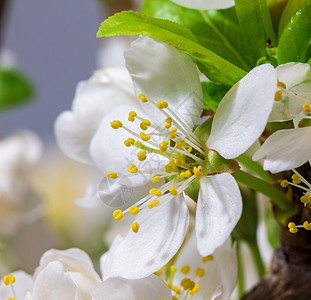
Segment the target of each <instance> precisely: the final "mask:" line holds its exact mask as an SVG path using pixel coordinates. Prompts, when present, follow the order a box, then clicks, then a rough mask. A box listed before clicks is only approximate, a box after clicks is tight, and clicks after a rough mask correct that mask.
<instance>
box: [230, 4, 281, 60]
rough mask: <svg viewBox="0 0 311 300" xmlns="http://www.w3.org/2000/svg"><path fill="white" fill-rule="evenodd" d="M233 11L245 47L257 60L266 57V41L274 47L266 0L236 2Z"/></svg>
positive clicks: (273, 35) (273, 33)
mask: <svg viewBox="0 0 311 300" xmlns="http://www.w3.org/2000/svg"><path fill="white" fill-rule="evenodd" d="M235 9H236V12H237V16H238V19H239V22H240V26H241V28H242V31H243V33H244V37H245V40H246V44H247V46H248V47H249V49H250V50H251V51H252V52H253V53H254V56H255V57H256V58H257V59H258V58H260V57H263V56H266V43H267V41H268V40H269V39H270V41H271V44H272V45H274V46H275V45H276V35H275V32H274V29H273V26H272V22H271V19H270V14H269V10H268V7H267V4H266V0H252V1H249V0H236V1H235Z"/></svg>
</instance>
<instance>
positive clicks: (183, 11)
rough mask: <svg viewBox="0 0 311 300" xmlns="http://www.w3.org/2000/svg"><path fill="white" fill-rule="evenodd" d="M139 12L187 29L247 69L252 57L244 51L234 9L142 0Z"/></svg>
mask: <svg viewBox="0 0 311 300" xmlns="http://www.w3.org/2000/svg"><path fill="white" fill-rule="evenodd" d="M143 11H144V13H146V14H147V15H149V16H151V17H154V18H161V19H167V20H171V21H174V22H177V23H179V24H182V25H184V26H186V27H187V28H189V29H190V30H191V32H192V33H193V34H194V35H195V37H196V38H197V40H198V41H199V43H200V44H201V45H202V46H204V47H205V48H207V49H210V50H212V51H213V52H215V53H216V54H218V55H219V56H221V57H223V58H225V59H226V60H228V61H229V62H231V63H233V64H235V65H236V66H238V67H240V68H242V69H244V70H250V69H251V68H252V67H254V66H255V62H256V60H255V59H254V58H253V57H252V53H250V52H247V48H246V44H245V42H244V39H243V36H242V32H241V29H240V26H239V22H238V20H237V16H236V12H235V9H234V8H233V7H232V8H229V9H222V10H196V9H189V8H186V7H183V6H180V5H177V4H175V3H173V2H172V1H170V0H145V2H144V5H143Z"/></svg>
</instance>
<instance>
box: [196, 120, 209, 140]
mask: <svg viewBox="0 0 311 300" xmlns="http://www.w3.org/2000/svg"><path fill="white" fill-rule="evenodd" d="M212 122H213V117H211V118H209V119H207V120H206V121H205V122H203V123H202V124H201V125H199V126H198V127H197V128H196V129H195V130H194V134H195V135H196V136H197V137H198V138H199V139H200V141H201V142H202V143H203V144H205V143H206V141H207V139H208V138H209V136H210V134H211V129H212Z"/></svg>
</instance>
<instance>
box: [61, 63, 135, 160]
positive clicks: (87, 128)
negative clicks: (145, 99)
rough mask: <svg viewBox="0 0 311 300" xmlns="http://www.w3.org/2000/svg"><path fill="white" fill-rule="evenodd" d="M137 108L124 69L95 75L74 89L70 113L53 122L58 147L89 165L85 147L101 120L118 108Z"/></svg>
mask: <svg viewBox="0 0 311 300" xmlns="http://www.w3.org/2000/svg"><path fill="white" fill-rule="evenodd" d="M124 103H127V104H131V105H133V107H135V105H136V106H137V105H138V101H137V99H136V98H135V97H134V90H133V84H132V81H131V78H130V76H129V75H128V72H127V71H126V70H125V69H116V68H112V69H106V70H100V71H97V72H95V74H94V75H93V76H92V77H91V78H90V79H89V80H87V81H84V82H80V83H79V84H78V86H77V90H76V95H75V99H74V100H73V104H72V111H65V112H63V113H62V114H60V115H59V116H58V118H57V120H56V122H55V135H56V139H57V142H58V145H59V147H60V148H61V149H62V151H63V152H64V153H65V154H66V155H68V156H69V157H71V158H73V159H75V160H77V161H81V162H84V163H88V164H92V159H91V158H90V155H89V144H90V142H91V139H92V137H93V136H94V134H95V132H96V130H97V127H98V126H99V124H100V122H101V119H102V117H103V116H105V115H106V114H107V113H108V112H110V111H111V110H112V109H113V108H115V107H116V106H118V105H123V104H124Z"/></svg>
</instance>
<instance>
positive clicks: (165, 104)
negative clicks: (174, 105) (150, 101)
mask: <svg viewBox="0 0 311 300" xmlns="http://www.w3.org/2000/svg"><path fill="white" fill-rule="evenodd" d="M157 107H158V108H159V109H163V108H167V107H168V103H167V102H166V101H165V100H161V101H158V102H157Z"/></svg>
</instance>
